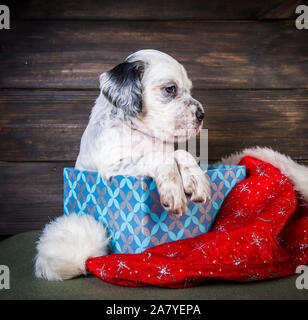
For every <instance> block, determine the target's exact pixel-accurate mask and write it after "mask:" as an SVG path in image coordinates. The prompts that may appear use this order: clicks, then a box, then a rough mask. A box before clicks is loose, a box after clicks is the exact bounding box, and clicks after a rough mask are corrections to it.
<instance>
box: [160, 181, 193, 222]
mask: <svg viewBox="0 0 308 320" xmlns="http://www.w3.org/2000/svg"><path fill="white" fill-rule="evenodd" d="M157 186H158V192H159V195H160V202H161V205H162V206H163V207H164V208H165V209H166V210H167V211H168V212H169V213H175V214H177V215H180V216H181V215H183V214H185V213H186V211H187V198H186V195H185V193H184V189H183V184H182V181H181V177H180V176H179V177H178V178H174V177H173V178H170V179H166V180H165V181H162V182H161V183H158V185H157Z"/></svg>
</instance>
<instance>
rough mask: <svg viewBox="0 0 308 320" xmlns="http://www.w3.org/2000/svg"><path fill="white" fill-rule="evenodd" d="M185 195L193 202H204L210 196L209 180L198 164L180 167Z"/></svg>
mask: <svg viewBox="0 0 308 320" xmlns="http://www.w3.org/2000/svg"><path fill="white" fill-rule="evenodd" d="M180 172H181V176H182V181H183V187H184V191H185V193H186V195H187V196H188V197H190V200H191V201H193V202H195V203H206V202H208V201H209V200H210V197H211V188H210V182H209V180H208V178H207V176H206V175H205V173H204V172H203V171H202V170H201V168H200V167H199V166H197V165H196V166H193V167H181V168H180Z"/></svg>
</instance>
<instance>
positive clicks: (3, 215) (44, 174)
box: [0, 162, 73, 235]
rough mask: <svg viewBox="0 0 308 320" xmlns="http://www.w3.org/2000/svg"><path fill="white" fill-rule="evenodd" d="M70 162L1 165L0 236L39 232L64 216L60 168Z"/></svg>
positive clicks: (61, 170) (68, 164)
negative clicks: (46, 225) (56, 218)
mask: <svg viewBox="0 0 308 320" xmlns="http://www.w3.org/2000/svg"><path fill="white" fill-rule="evenodd" d="M72 165H73V163H60V164H59V163H3V162H2V163H1V162H0V181H1V186H0V234H5V235H9V234H15V233H19V232H23V231H28V230H34V229H41V228H42V227H43V226H44V225H45V223H47V222H49V220H50V218H52V217H55V216H59V215H61V214H63V206H62V201H63V187H62V184H63V178H62V172H63V167H65V166H68V167H70V166H72Z"/></svg>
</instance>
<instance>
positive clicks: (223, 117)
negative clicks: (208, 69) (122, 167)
mask: <svg viewBox="0 0 308 320" xmlns="http://www.w3.org/2000/svg"><path fill="white" fill-rule="evenodd" d="M97 95H98V91H60V90H44V91H42V90H34V91H32V90H17V91H16V90H2V91H0V114H1V118H0V141H1V144H0V160H1V161H74V160H75V159H76V157H77V154H78V151H79V143H80V138H81V135H82V132H83V130H84V128H85V127H86V125H87V122H88V117H89V113H90V110H91V108H92V105H93V103H94V100H95V98H96V96H97ZM194 97H195V98H196V99H198V100H199V101H201V102H202V103H203V104H204V105H205V106H206V123H205V125H204V127H205V128H207V129H208V130H209V159H210V160H217V159H219V158H220V157H222V156H224V155H226V154H228V153H232V152H235V151H239V150H241V149H243V148H245V147H249V146H254V145H260V146H269V147H273V148H274V149H276V150H278V151H280V152H283V153H287V154H289V155H291V156H293V157H294V158H295V159H308V140H307V137H308V126H307V123H308V90H273V91H272V90H250V91H249V90H209V91H207V90H195V91H194Z"/></svg>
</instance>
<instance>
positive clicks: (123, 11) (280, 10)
mask: <svg viewBox="0 0 308 320" xmlns="http://www.w3.org/2000/svg"><path fill="white" fill-rule="evenodd" d="M8 2H9V3H10V5H11V7H12V11H13V16H14V17H15V18H22V19H66V20H67V19H101V20H113V19H117V20H119V19H125V20H139V19H142V20H145V19H150V20H153V19H155V20H174V19H208V20H213V19H262V18H267V17H269V18H271V19H272V18H275V19H287V18H292V17H293V16H294V11H295V7H296V6H297V5H298V4H299V3H300V2H301V0H258V1H244V0H228V1H227V2H226V1H225V0H216V1H204V0H181V1H178V0H168V1H166V0H143V1H140V0H77V1H76V0H66V1H63V0H54V1H40V0H30V1H25V0H15V1H12V0H11V1H8ZM4 3H5V1H4Z"/></svg>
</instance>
